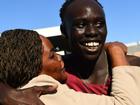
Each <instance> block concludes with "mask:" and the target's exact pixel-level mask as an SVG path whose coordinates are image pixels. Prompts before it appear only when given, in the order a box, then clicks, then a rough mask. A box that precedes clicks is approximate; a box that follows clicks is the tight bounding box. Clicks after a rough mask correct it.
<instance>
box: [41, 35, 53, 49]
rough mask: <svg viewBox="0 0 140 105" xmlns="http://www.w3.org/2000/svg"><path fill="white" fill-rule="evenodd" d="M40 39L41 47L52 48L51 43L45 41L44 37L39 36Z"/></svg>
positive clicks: (47, 40)
mask: <svg viewBox="0 0 140 105" xmlns="http://www.w3.org/2000/svg"><path fill="white" fill-rule="evenodd" d="M40 39H41V41H42V45H43V46H45V47H47V48H53V45H52V43H51V42H50V40H49V39H47V38H46V37H44V36H41V35H40Z"/></svg>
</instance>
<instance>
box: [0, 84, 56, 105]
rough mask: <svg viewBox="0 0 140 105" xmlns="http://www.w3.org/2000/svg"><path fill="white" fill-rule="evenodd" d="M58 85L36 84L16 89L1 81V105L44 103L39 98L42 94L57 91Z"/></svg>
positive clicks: (41, 104) (36, 104)
mask: <svg viewBox="0 0 140 105" xmlns="http://www.w3.org/2000/svg"><path fill="white" fill-rule="evenodd" d="M56 88H57V86H40V87H39V86H35V87H32V88H28V89H23V90H15V89H12V88H10V87H9V86H6V85H4V84H2V83H0V90H1V92H0V103H1V105H44V104H43V103H42V102H41V100H40V99H39V96H40V95H43V94H52V93H55V92H56Z"/></svg>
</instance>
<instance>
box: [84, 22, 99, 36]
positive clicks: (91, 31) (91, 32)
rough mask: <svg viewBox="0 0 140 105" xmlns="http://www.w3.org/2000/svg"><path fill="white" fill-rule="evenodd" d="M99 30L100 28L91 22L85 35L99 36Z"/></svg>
mask: <svg viewBox="0 0 140 105" xmlns="http://www.w3.org/2000/svg"><path fill="white" fill-rule="evenodd" d="M97 32H98V30H97V29H96V28H95V27H94V25H93V24H89V25H88V26H87V27H86V34H85V36H86V37H97V35H98V34H97Z"/></svg>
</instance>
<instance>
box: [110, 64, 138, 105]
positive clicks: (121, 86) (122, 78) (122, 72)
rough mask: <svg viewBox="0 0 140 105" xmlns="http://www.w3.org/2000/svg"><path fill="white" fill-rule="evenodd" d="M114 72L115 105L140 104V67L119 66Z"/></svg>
mask: <svg viewBox="0 0 140 105" xmlns="http://www.w3.org/2000/svg"><path fill="white" fill-rule="evenodd" d="M112 72H113V79H112V92H111V95H112V96H113V97H114V99H115V103H116V104H115V105H140V67H136V66H118V67H115V68H113V71H112ZM117 103H118V104H117ZM119 103H120V104H119Z"/></svg>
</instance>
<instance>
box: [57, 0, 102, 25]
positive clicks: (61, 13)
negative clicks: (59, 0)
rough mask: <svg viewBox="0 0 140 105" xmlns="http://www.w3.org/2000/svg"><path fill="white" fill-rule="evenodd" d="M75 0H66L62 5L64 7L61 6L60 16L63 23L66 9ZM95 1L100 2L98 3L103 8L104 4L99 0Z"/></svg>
mask: <svg viewBox="0 0 140 105" xmlns="http://www.w3.org/2000/svg"><path fill="white" fill-rule="evenodd" d="M74 1H76V0H65V2H64V3H63V5H62V7H61V8H60V14H59V16H60V18H61V21H62V23H63V19H64V15H65V11H66V9H67V7H68V6H69V5H70V4H71V3H72V2H74ZM94 1H96V2H97V3H98V5H99V6H100V7H101V8H103V6H102V5H101V4H100V3H99V2H98V0H94Z"/></svg>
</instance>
